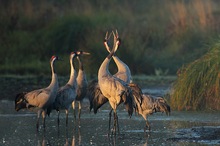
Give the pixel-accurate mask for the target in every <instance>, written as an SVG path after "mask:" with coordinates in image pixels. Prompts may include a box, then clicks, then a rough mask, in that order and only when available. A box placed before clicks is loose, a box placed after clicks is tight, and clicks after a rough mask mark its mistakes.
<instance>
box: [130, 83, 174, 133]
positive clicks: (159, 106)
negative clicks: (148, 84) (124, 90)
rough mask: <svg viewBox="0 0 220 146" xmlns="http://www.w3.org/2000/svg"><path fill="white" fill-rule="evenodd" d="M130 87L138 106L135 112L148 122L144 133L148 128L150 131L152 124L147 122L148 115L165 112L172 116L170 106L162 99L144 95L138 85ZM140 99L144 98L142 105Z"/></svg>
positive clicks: (132, 84)
mask: <svg viewBox="0 0 220 146" xmlns="http://www.w3.org/2000/svg"><path fill="white" fill-rule="evenodd" d="M129 86H130V87H131V89H132V93H133V96H134V101H135V104H136V109H135V110H136V111H137V112H138V113H139V114H140V115H142V117H143V118H144V119H145V121H146V126H145V128H144V131H146V128H148V130H150V124H149V122H148V120H147V116H148V115H151V114H153V113H155V112H165V113H166V114H167V115H170V106H169V105H168V104H167V103H166V101H165V100H164V99H163V98H162V97H151V96H149V95H145V94H143V93H142V91H141V88H140V87H139V86H138V85H137V84H134V83H131V84H129ZM140 98H142V99H141V100H142V103H140ZM137 99H139V100H137Z"/></svg>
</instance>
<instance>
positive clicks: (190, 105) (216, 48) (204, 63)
mask: <svg viewBox="0 0 220 146" xmlns="http://www.w3.org/2000/svg"><path fill="white" fill-rule="evenodd" d="M219 56H220V41H218V42H217V43H216V44H214V45H212V47H211V48H210V51H209V52H208V53H207V54H205V55H204V56H202V57H201V58H200V59H198V60H196V61H194V62H192V63H190V64H189V65H187V66H186V67H182V68H181V69H180V71H179V77H178V78H177V80H176V82H175V84H174V87H173V93H172V95H171V106H172V108H173V109H178V110H205V109H208V110H220V57H219Z"/></svg>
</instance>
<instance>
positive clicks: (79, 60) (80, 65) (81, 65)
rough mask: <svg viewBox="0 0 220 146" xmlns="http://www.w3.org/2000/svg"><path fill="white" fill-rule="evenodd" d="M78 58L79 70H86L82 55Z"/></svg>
mask: <svg viewBox="0 0 220 146" xmlns="http://www.w3.org/2000/svg"><path fill="white" fill-rule="evenodd" d="M77 60H78V62H79V70H82V71H83V70H84V68H83V63H82V61H81V59H80V57H77Z"/></svg>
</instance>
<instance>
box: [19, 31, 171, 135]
mask: <svg viewBox="0 0 220 146" xmlns="http://www.w3.org/2000/svg"><path fill="white" fill-rule="evenodd" d="M112 36H113V40H114V42H113V45H112V48H110V47H109V45H108V41H109V40H110V38H111V37H112ZM120 43H121V40H120V38H119V35H118V32H117V30H116V31H115V32H114V31H112V32H111V33H110V34H109V33H108V32H107V33H106V36H105V39H104V46H105V48H106V50H107V51H108V53H109V54H108V55H107V56H106V58H105V59H104V61H103V62H102V63H101V65H100V67H99V70H98V76H97V78H98V80H97V79H94V80H92V81H90V82H89V84H88V82H87V78H86V73H85V71H84V66H83V61H82V56H86V55H90V53H88V52H85V51H74V52H71V53H70V59H69V62H70V77H69V81H68V82H67V83H66V84H65V85H63V86H61V87H59V83H58V77H57V73H56V70H55V66H54V64H55V62H56V61H59V60H60V59H59V58H58V56H52V57H51V59H50V67H51V72H52V77H51V83H50V84H49V86H48V87H46V88H42V89H37V90H33V91H29V92H26V91H25V92H22V93H18V94H17V95H16V97H15V110H16V111H19V110H20V109H27V110H30V111H33V112H36V113H37V123H36V128H37V131H38V130H39V119H40V116H42V119H43V128H44V130H45V127H46V126H45V119H46V116H47V115H48V116H50V113H51V111H52V110H56V111H57V124H58V126H59V123H60V119H59V116H60V111H61V110H65V114H66V126H67V125H68V115H69V110H70V108H71V106H72V108H73V114H74V119H76V111H75V110H76V109H75V107H76V106H75V104H77V103H78V119H80V115H81V108H82V105H81V104H82V101H83V99H84V98H85V97H86V98H88V99H89V103H90V111H91V110H92V109H93V111H94V113H95V114H96V113H97V112H98V109H99V108H101V107H102V105H104V104H105V103H107V102H108V103H109V104H110V106H111V110H110V112H109V123H108V124H109V129H108V130H109V131H108V132H109V133H110V132H112V133H113V134H116V132H117V131H118V133H120V132H119V123H118V115H117V107H118V106H119V105H120V104H121V103H123V105H124V106H125V109H126V111H127V112H128V115H129V116H130V117H131V116H132V114H133V111H135V113H138V114H140V115H142V117H143V118H144V120H145V121H146V125H145V127H144V131H146V129H148V130H150V124H149V122H148V120H147V116H148V115H151V114H153V113H155V112H163V113H166V114H167V115H169V114H170V106H169V105H168V104H167V103H166V101H165V100H164V98H162V97H152V96H149V95H146V94H143V93H142V91H141V88H140V87H139V85H138V84H136V83H133V81H132V75H131V71H130V69H129V67H128V65H126V64H125V63H124V62H123V61H122V60H120V58H119V57H118V56H116V51H117V50H118V48H119V46H120ZM112 58H113V61H114V62H115V64H116V66H117V70H118V71H117V73H115V74H113V75H112V74H111V73H110V71H109V63H110V62H111V60H112ZM76 59H77V60H78V64H79V65H78V66H79V69H78V73H77V71H76V69H75V65H74V61H75V60H76ZM112 111H113V127H112V128H111V116H112Z"/></svg>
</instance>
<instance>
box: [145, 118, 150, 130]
mask: <svg viewBox="0 0 220 146" xmlns="http://www.w3.org/2000/svg"><path fill="white" fill-rule="evenodd" d="M147 128H148V130H149V131H150V124H149V122H148V120H147V119H146V126H145V128H144V132H146V129H147Z"/></svg>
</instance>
